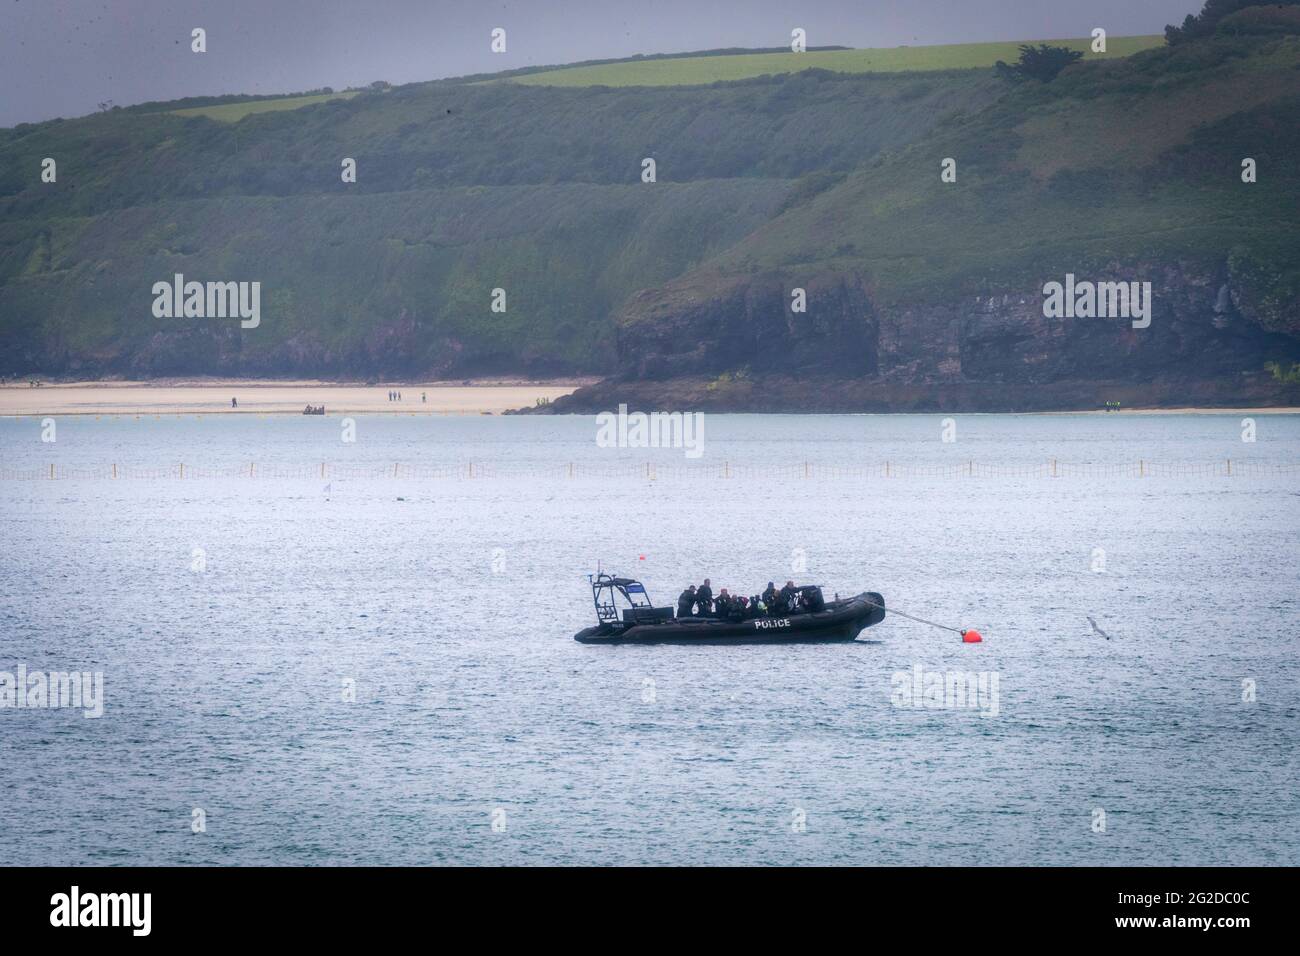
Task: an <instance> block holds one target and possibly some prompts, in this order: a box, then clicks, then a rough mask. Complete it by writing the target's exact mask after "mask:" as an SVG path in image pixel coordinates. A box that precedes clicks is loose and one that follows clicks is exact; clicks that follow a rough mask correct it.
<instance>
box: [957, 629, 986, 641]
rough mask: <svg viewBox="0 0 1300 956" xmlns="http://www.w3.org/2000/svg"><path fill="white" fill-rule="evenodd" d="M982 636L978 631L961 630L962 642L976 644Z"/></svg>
mask: <svg viewBox="0 0 1300 956" xmlns="http://www.w3.org/2000/svg"><path fill="white" fill-rule="evenodd" d="M982 640H984V638H982V637H980V632H979V631H973V630H972V631H962V632H961V641H962V643H963V644H978V643H979V642H980V641H982Z"/></svg>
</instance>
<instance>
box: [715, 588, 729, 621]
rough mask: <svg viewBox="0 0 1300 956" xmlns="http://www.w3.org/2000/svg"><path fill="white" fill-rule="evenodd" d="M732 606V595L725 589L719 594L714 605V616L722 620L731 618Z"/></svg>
mask: <svg viewBox="0 0 1300 956" xmlns="http://www.w3.org/2000/svg"><path fill="white" fill-rule="evenodd" d="M732 604H733V601H732V597H731V595H730V594H728V593H727V589H726V588H723V589H722V590H721V591H719V592H718V599H717V601H715V602H714V604H713V608H714V615H713V616H714V617H721V618H728V617H730V616H731V608H732Z"/></svg>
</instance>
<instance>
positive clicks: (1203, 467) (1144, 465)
mask: <svg viewBox="0 0 1300 956" xmlns="http://www.w3.org/2000/svg"><path fill="white" fill-rule="evenodd" d="M1047 464H1048V465H1049V468H1050V471H1049V477H1052V478H1059V477H1062V474H1061V469H1059V468H1058V461H1057V459H1055V458H1052V459H1049V461H1048V462H1047ZM1149 465H1150V463H1149V462H1148V461H1147V460H1146V459H1142V458H1140V459H1138V462H1137V477H1139V478H1145V477H1147V476H1148V475H1149V474H1150V475H1154V474H1155V470H1154V469H1153V468H1151V467H1149ZM175 467H176V471H175V473H174V474H175V477H177V478H184V477H185V474H186V469H185V465H184V464H183V463H181V464H178V465H176V466H175ZM330 467H331V466H330V465H329V464H328V463H326V462H321V463H320V469H319V476H320V477H321V478H322V479H325V478H329V477H330V476H331V474H330ZM358 467H359V468H362V469H365V466H358ZM406 467H407V468H408V469H410V468H411V466H409V465H408V466H406ZM417 467H419V466H417ZM662 467H663V466H661V465H656V464H655V463H654V462H649V461H647V462H645V464H644V466H643V468H642V469H640V472H641V474H642V475H643V476H644V477H645V478H648V479H650V480H654V479H656V478H657V477H658V475H659V470H660V468H662ZM672 467H673V466H669V468H670V469H671V468H672ZM759 467H760V468H763V467H764V466H759ZM795 467H797V466H795ZM943 467H944V466H925V467H924V468H923V469H922V471H921V472H920V474H921V476H923V477H935V476H936V471H935V469H936V468H939V469H942V468H943ZM947 467H948V468H949V469H951V468H952V466H947ZM958 467H959V471H956V472H954V471H952V470H949V471H947V472H943V474H945V475H947V476H953V475H955V474H965V475H968V476H970V477H974V476H975V474H976V463H975V460H974V459H968V460H967V462H966V464H965V465H964V466H958ZM981 467H987V466H981ZM992 467H994V468H996V467H997V466H992ZM1037 467H1039V466H1035V465H1024V466H1012V468H1010V469H1008V472H1009V473H1010V474H1011V475H1016V476H1018V475H1024V474H1025V473H1026V471H1032V470H1033V469H1035V468H1037ZM1123 467H1124V465H1119V466H1115V465H1104V464H1092V463H1089V464H1083V465H1074V466H1070V471H1071V472H1073V473H1075V474H1078V473H1080V472H1081V471H1083V472H1084V473H1089V472H1092V471H1094V470H1103V469H1104V470H1107V472H1108V473H1109V474H1114V473H1115V470H1116V468H1123ZM1172 467H1173V468H1183V469H1185V471H1183V473H1184V474H1191V473H1197V474H1207V473H1208V472H1209V469H1210V468H1211V467H1214V466H1213V464H1212V463H1208V464H1184V465H1175V466H1172ZM1272 467H1273V469H1274V470H1276V471H1279V472H1287V473H1290V472H1291V471H1292V470H1294V471H1296V472H1300V464H1297V465H1294V466H1289V465H1281V466H1272ZM402 468H403V465H402V463H401V462H394V463H393V467H392V470H391V471H385V472H378V471H376V470H370V471H368V473H367V474H365V475H364V477H377V476H378V475H380V474H383V475H384V476H385V477H392V478H400V477H401V476H402V474H401V473H402ZM714 468H716V466H714ZM870 468H871V466H861V465H816V464H814V463H812V462H809V461H805V462H804V463H803V477H804V478H807V479H811V478H815V477H817V476H818V473H821V474H823V475H825V474H831V475H838V474H841V473H849V474H856V473H858V472H860V471H863V470H864V469H870ZM546 470H547V471H550V469H546ZM584 470H585V469H583V468H582V466H580V465H578V464H577V463H575V462H569V463H568V464H567V466H565V471H564V474H565V476H566V477H568V478H577V477H580V472H581V471H584ZM682 470H684V471H688V472H692V473H695V474H704V473H708V472H710V470H711V469H710V467H709V466H707V465H686V466H684V467H683V469H682ZM752 470H753V468H752V466H741V471H740V472H738V471H737V470H736V469H733V468H732V465H731V462H730V461H724V462H723V463H722V468H721V470H720V471H715V472H714V473H715V474H717V476H718V477H720V478H732V477H736V476H738V474H740V473H742V472H746V471H752ZM777 470H780V471H789V470H793V469H789V468H782V467H780V466H777ZM1161 470H1163V471H1164V472H1165V473H1166V474H1168V473H1171V470H1170V466H1166V467H1165V468H1164V469H1161ZM270 471H271V472H272V473H273V474H274V472H275V469H274V468H271V469H270ZM437 471H438V472H439V474H450V473H451V471H450V470H446V469H437ZM455 473H456V474H457V475H458V476H462V477H465V478H482V477H492V471H491V470H490V469H485V468H484V467H483V466H482V465H481V464H480V465H479V467H478V469H477V471H476V470H475V465H474V463H473V462H468V463H467V464H465V465H463V466H457V468H456V469H455ZM592 473H593V474H595V475H596V476H598V477H612V476H611V475H610V473H609V471H608V469H606V470H604V471H601V466H596V468H595V469H593V471H592ZM670 473H671V472H670ZM1218 473H1219V474H1222V475H1224V476H1227V477H1231V476H1232V475H1233V473H1234V472H1233V465H1232V459H1231V458H1228V459H1225V460H1224V463H1223V468H1222V470H1221V471H1219V472H1218ZM48 474H49V477H50V478H52V479H55V478H58V477H59V474H58V471H57V467H56V465H55V464H54V463H53V462H51V463H50V465H49V473H48ZM190 474H191V477H194V476H195V469H190ZM237 474H238V475H240V476H243V475H247V477H249V478H255V477H258V465H257V463H256V462H249V464H248V467H247V469H246V470H245V469H243V468H242V467H241V468H240V470H239V471H238V472H237ZM348 474H349V473H348V472H347V471H346V470H345V473H344V475H337V476H338V477H346V476H348ZM351 474H352V475H355V472H352V473H351ZM507 474H508V475H513V474H514V473H511V472H507ZM528 474H531V472H529V473H528ZM30 476H31V477H36V475H35V474H31V475H30ZM882 476H883V477H885V478H895V477H898V478H901V477H908V476H909V469H907V468H906V467H904V468H903V469H901V470H900V469H899V468H898V467H897V465H896V464H895V463H894V462H892V461H886V462H884V469H883V473H882ZM6 477H9V476H6ZM109 477H110V478H114V479H116V478H119V477H123V475H122V473H121V472H119V469H118V466H117V464H116V463H113V464H112V465H111V466H110V468H109ZM128 477H129V476H128ZM151 477H162V476H159V475H157V474H151ZM199 477H203V476H202V475H199ZM223 477H225V476H224V475H223ZM297 477H305V475H303V474H302V473H301V472H299V473H298V475H297ZM412 477H415V476H414V475H413V476H412ZM994 477H1007V474H1003V475H1000V476H999V475H997V474H995V475H994Z"/></svg>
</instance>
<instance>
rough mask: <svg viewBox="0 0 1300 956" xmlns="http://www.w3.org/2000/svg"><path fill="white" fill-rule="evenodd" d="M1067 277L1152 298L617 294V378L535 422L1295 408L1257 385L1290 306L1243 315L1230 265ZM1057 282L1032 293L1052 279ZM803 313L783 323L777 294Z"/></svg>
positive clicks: (1292, 321) (695, 289) (1249, 297)
mask: <svg viewBox="0 0 1300 956" xmlns="http://www.w3.org/2000/svg"><path fill="white" fill-rule="evenodd" d="M1078 278H1079V280H1080V281H1082V280H1085V279H1087V280H1090V281H1136V282H1150V283H1151V299H1152V306H1151V321H1150V326H1149V327H1147V328H1134V327H1133V321H1132V320H1131V319H1129V318H1049V317H1047V316H1045V315H1044V307H1043V302H1044V293H1043V289H1042V286H1041V284H1037V283H1036V284H1034V285H1033V286H1025V287H1021V288H1015V289H1009V290H1007V291H1002V292H997V293H993V294H981V295H967V296H962V297H961V298H954V299H952V300H949V301H939V302H935V303H924V304H923V303H904V304H892V303H882V302H877V301H876V298H875V297H874V296H873V294H872V289H871V287H870V285H869V283H868V281H867V280H866V279H864V278H863V277H861V276H859V275H856V274H853V273H825V274H822V275H820V276H818V277H817V278H816V279H814V280H810V281H804V282H801V283H796V282H795V281H793V280H791V279H789V278H788V277H787V276H782V275H776V274H767V275H758V276H741V277H729V278H725V279H719V278H716V277H709V278H704V277H698V276H697V277H694V278H693V279H692V280H691V281H689V282H682V283H678V284H675V285H672V286H669V287H667V288H664V289H660V290H655V291H649V292H642V293H639V294H638V295H637V296H635V297H633V299H632V300H631V301H630V303H629V305H628V307H627V308H626V309H625V311H624V314H623V316H622V320H621V322H620V327H619V337H618V367H617V369H616V371H615V372H614V374H613V375H611V376H610V377H609V378H608V379H607V380H606V381H604V382H602V383H600V384H598V385H595V386H590V387H588V388H585V389H582V390H580V391H578V392H577V393H575V394H574V395H572V396H568V397H566V398H564V399H561V400H559V401H557V402H555V403H553V404H552V405H551V406H549V407H548V408H547V409H545V410H546V411H550V412H557V413H562V412H577V411H599V410H603V409H608V408H612V407H615V406H616V405H617V404H618V403H619V402H627V403H628V404H629V405H633V406H638V407H643V408H651V407H659V408H672V409H692V408H711V409H715V410H736V411H739V410H765V411H846V412H847V411H902V410H923V409H951V410H967V411H1017V410H1054V409H1083V408H1095V407H1097V406H1099V405H1102V404H1104V403H1105V402H1107V401H1119V402H1122V403H1123V404H1125V405H1128V406H1132V405H1197V404H1207V405H1224V406H1233V405H1237V406H1245V405H1254V404H1261V405H1270V404H1296V403H1300V387H1298V386H1296V385H1295V384H1286V383H1284V382H1281V381H1278V380H1276V379H1275V378H1274V377H1273V376H1271V375H1270V374H1269V373H1267V372H1265V371H1264V365H1265V363H1266V362H1269V361H1279V362H1282V363H1284V364H1286V363H1289V362H1293V361H1300V335H1297V334H1296V333H1297V330H1298V329H1300V322H1298V321H1297V315H1296V313H1297V308H1296V304H1295V303H1290V304H1287V305H1280V304H1279V303H1276V302H1272V301H1269V302H1268V303H1267V307H1263V306H1261V305H1260V304H1259V299H1258V297H1257V295H1256V294H1255V293H1254V292H1253V290H1252V288H1251V287H1250V285H1249V282H1248V281H1246V280H1244V279H1242V278H1240V277H1238V276H1235V275H1233V270H1232V268H1231V267H1230V265H1229V264H1228V263H1219V264H1212V265H1208V266H1207V265H1206V264H1203V263H1191V262H1187V263H1184V262H1174V263H1161V262H1145V263H1140V264H1138V265H1137V266H1136V267H1134V266H1133V265H1131V264H1130V265H1124V264H1121V263H1113V264H1111V265H1110V266H1109V267H1107V268H1103V269H1099V270H1096V272H1095V274H1089V275H1080V276H1079V277H1078ZM1064 279H1065V276H1064V275H1063V274H1062V275H1060V276H1051V277H1048V278H1047V279H1046V280H1045V281H1060V282H1063V281H1064ZM796 285H798V286H799V287H801V288H803V289H804V290H805V292H806V297H807V311H806V312H803V313H799V312H795V311H792V309H791V301H792V295H791V293H792V290H793V289H794V288H795V287H796Z"/></svg>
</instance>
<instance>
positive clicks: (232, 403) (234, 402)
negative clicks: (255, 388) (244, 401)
mask: <svg viewBox="0 0 1300 956" xmlns="http://www.w3.org/2000/svg"><path fill="white" fill-rule="evenodd" d="M230 407H231V408H238V407H239V402H238V401H237V400H236V399H235V397H234V396H233V395H232V396H231V398H230Z"/></svg>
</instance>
